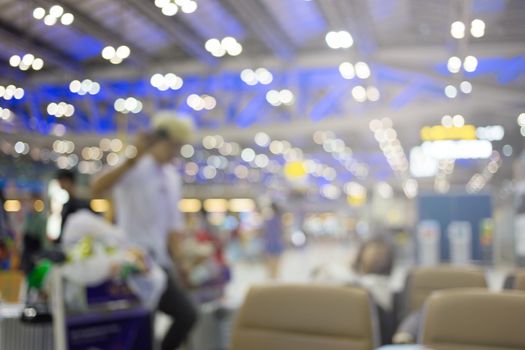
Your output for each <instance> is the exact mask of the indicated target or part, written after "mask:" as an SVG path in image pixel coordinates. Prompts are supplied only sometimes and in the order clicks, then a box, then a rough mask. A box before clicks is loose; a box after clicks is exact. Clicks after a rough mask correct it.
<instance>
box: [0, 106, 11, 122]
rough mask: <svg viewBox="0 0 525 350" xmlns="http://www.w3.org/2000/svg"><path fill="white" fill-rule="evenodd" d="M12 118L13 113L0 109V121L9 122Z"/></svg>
mask: <svg viewBox="0 0 525 350" xmlns="http://www.w3.org/2000/svg"><path fill="white" fill-rule="evenodd" d="M12 118H13V112H11V110H9V109H7V108H2V107H0V119H1V120H3V121H6V122H8V121H10V120H11V119H12Z"/></svg>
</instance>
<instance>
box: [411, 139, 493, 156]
mask: <svg viewBox="0 0 525 350" xmlns="http://www.w3.org/2000/svg"><path fill="white" fill-rule="evenodd" d="M421 149H422V150H423V152H424V153H425V154H426V155H427V156H429V157H432V158H434V159H487V158H490V156H491V155H492V143H490V141H487V140H460V141H432V142H430V141H427V142H423V144H422V145H421Z"/></svg>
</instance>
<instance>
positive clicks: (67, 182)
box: [55, 169, 91, 243]
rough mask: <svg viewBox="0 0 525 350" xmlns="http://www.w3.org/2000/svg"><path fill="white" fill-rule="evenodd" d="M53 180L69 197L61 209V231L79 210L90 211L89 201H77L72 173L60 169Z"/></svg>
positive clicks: (74, 175) (74, 176) (74, 178)
mask: <svg viewBox="0 0 525 350" xmlns="http://www.w3.org/2000/svg"><path fill="white" fill-rule="evenodd" d="M55 178H56V179H57V180H58V183H59V184H60V187H61V188H62V189H63V190H65V191H66V192H67V194H68V195H69V200H68V201H67V202H66V203H64V206H63V207H62V229H64V224H65V223H66V221H67V218H68V217H69V215H71V214H73V213H74V212H76V211H78V210H80V209H90V206H89V201H87V200H83V199H79V198H77V196H76V189H75V181H76V174H75V173H74V172H73V171H71V170H66V169H61V170H59V171H58V172H57V173H56V176H55ZM90 210H91V209H90ZM61 236H62V235H60V236H59V237H58V239H57V243H58V242H60V238H61Z"/></svg>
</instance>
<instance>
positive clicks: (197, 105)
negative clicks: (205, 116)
mask: <svg viewBox="0 0 525 350" xmlns="http://www.w3.org/2000/svg"><path fill="white" fill-rule="evenodd" d="M186 103H187V104H188V106H189V107H190V108H192V109H193V110H195V111H201V110H203V109H205V110H208V111H210V110H212V109H214V108H215V107H216V106H217V100H216V99H215V97H213V96H209V95H201V96H199V95H197V94H191V95H189V96H188V98H187V99H186Z"/></svg>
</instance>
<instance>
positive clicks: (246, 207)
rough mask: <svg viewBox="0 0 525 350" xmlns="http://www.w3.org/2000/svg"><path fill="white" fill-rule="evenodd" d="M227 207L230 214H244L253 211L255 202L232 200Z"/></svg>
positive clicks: (250, 200)
mask: <svg viewBox="0 0 525 350" xmlns="http://www.w3.org/2000/svg"><path fill="white" fill-rule="evenodd" d="M229 207H230V211H232V212H236V213H246V212H251V211H254V210H255V202H254V201H253V199H251V198H233V199H230V205H229Z"/></svg>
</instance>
